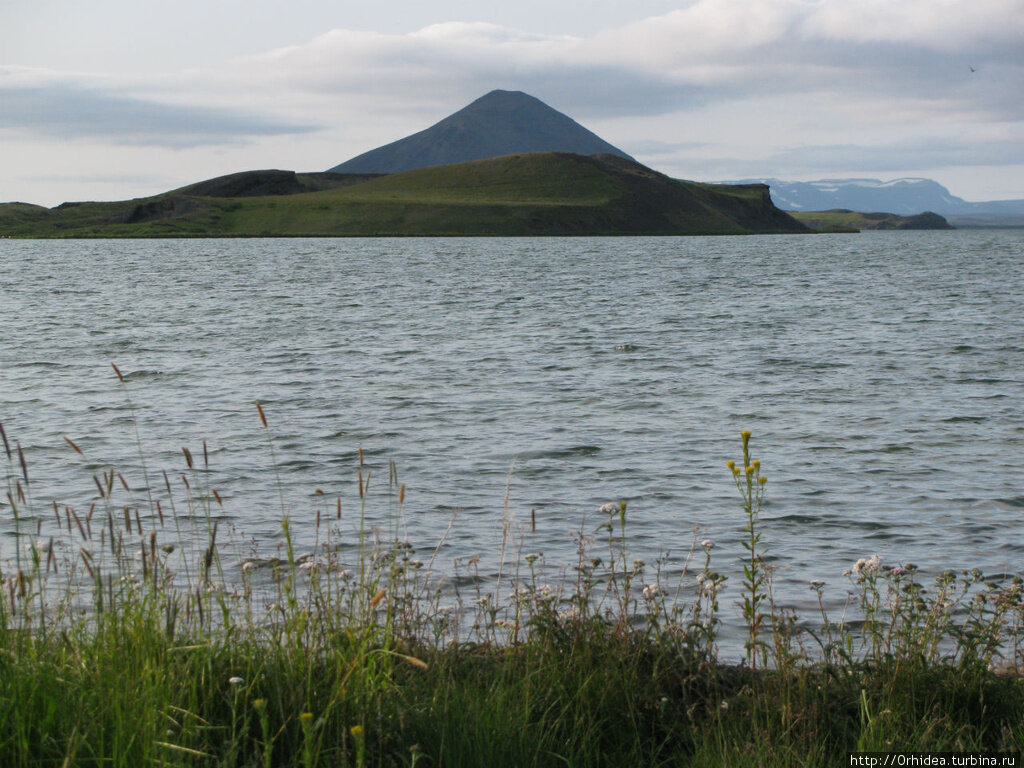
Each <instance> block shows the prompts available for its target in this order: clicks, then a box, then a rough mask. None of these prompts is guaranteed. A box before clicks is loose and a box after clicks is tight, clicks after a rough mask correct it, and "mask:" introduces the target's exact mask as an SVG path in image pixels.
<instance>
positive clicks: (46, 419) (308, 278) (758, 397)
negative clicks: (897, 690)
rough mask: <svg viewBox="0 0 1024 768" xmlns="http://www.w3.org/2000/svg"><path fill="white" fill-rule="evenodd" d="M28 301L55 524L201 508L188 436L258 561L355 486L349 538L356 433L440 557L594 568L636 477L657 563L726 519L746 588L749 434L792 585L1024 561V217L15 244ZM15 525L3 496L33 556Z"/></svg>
mask: <svg viewBox="0 0 1024 768" xmlns="http://www.w3.org/2000/svg"><path fill="white" fill-rule="evenodd" d="M0 307H2V312H3V323H2V325H0V422H2V424H3V425H4V427H5V430H6V434H7V436H8V438H9V440H10V441H11V445H12V447H14V445H15V443H18V444H20V446H21V447H22V449H23V451H24V455H25V457H26V461H27V466H28V471H29V474H30V479H31V487H30V488H31V496H32V510H33V512H34V516H32V517H31V519H30V520H29V521H28V524H29V525H35V526H40V530H41V531H42V532H43V535H47V532H48V531H49V530H50V529H51V528H52V526H54V524H55V523H54V520H53V514H52V510H51V507H50V504H51V501H53V500H55V501H57V502H58V503H59V504H70V505H71V506H73V507H75V508H76V509H79V510H84V509H87V508H88V506H89V504H90V503H95V502H97V500H98V499H99V496H98V492H97V488H96V485H95V483H94V481H93V477H92V476H93V474H95V473H98V472H101V471H103V470H104V469H106V468H107V467H108V466H112V467H116V468H117V469H118V470H119V471H121V472H122V474H123V476H124V477H125V478H126V481H127V483H128V485H129V486H130V487H131V489H132V490H131V492H130V495H131V497H132V498H134V499H135V500H136V501H137V502H138V503H139V504H141V505H144V506H145V507H146V508H147V509H148V506H146V504H147V502H146V499H147V491H146V488H145V482H144V480H143V478H144V477H146V476H148V477H149V478H150V480H151V485H152V487H153V492H154V493H155V494H157V498H164V499H166V496H167V493H166V489H165V488H164V481H163V477H162V475H161V474H160V473H161V470H165V471H166V472H167V473H168V476H169V477H170V479H171V481H172V485H173V487H174V489H175V494H179V499H178V504H179V505H181V504H182V503H183V502H182V501H181V499H182V498H183V497H184V494H185V490H184V487H183V482H182V481H181V480H180V476H181V475H182V474H185V475H186V477H187V476H189V473H188V471H187V469H186V460H185V456H184V453H183V451H182V447H187V448H188V449H189V451H190V452H191V454H192V455H193V457H197V458H196V461H197V463H199V464H200V465H202V463H203V460H202V458H201V457H202V456H203V452H204V448H203V444H204V441H205V443H206V454H207V456H208V461H209V466H210V470H209V472H204V473H203V482H205V483H207V484H208V485H209V486H210V487H212V488H215V489H217V491H218V494H219V496H220V497H221V499H222V501H223V508H221V507H218V506H216V505H212V509H213V510H214V511H213V514H214V516H215V518H217V519H218V520H220V521H222V522H223V528H222V530H223V531H229V530H230V533H223V534H222V536H223V537H224V539H225V540H227V539H230V541H232V542H233V545H232V546H234V547H235V548H236V551H238V552H239V553H240V555H239V556H240V557H241V556H245V555H246V553H248V551H249V550H250V548H255V549H256V550H259V551H260V552H263V553H265V554H272V553H273V552H274V551H275V548H277V547H278V546H279V545H280V542H281V528H280V520H281V517H282V514H283V513H284V512H287V514H289V515H290V516H291V518H292V520H293V525H292V530H293V533H294V534H295V536H296V537H297V539H298V540H299V543H300V545H302V546H307V547H308V546H310V545H311V544H312V541H313V535H314V534H313V531H314V528H315V519H316V515H317V511H318V510H320V511H321V513H322V514H325V515H330V516H331V518H332V519H333V517H334V516H335V512H336V503H337V502H336V499H337V498H339V497H340V499H341V504H342V522H341V529H342V531H343V533H344V535H346V536H348V537H350V538H352V537H354V536H355V535H356V531H357V530H358V527H359V517H360V502H359V495H358V486H357V472H358V470H359V453H360V451H361V452H362V457H363V462H364V467H363V470H362V471H363V474H364V477H365V476H369V477H370V481H369V483H370V487H369V490H368V495H367V501H366V504H365V514H366V516H367V519H368V520H369V522H370V523H371V524H374V525H379V526H380V527H381V528H382V529H383V530H384V531H386V532H394V531H396V530H397V532H398V534H399V535H400V536H401V537H403V538H406V537H407V538H408V539H409V541H411V542H412V543H413V544H414V545H415V546H416V547H417V550H418V551H419V553H420V556H422V557H423V558H424V559H427V558H429V557H430V554H431V551H432V549H433V548H434V547H435V546H436V545H437V544H438V542H439V541H440V540H441V539H442V536H444V534H445V531H446V530H447V529H448V528H449V525H450V524H451V530H450V532H449V533H448V535H447V537H446V538H445V539H444V545H443V546H442V547H441V549H440V550H439V551H438V552H437V557H436V560H435V568H436V569H437V570H439V571H442V572H443V571H444V570H445V569H448V568H451V567H452V563H453V561H454V559H455V558H459V557H461V558H469V557H472V556H475V555H480V556H481V563H480V566H481V573H482V574H484V575H485V576H486V577H492V576H493V575H494V574H495V573H496V572H497V569H498V567H499V560H500V558H501V555H500V550H501V544H502V540H503V531H504V530H508V531H509V533H510V535H509V537H508V538H507V542H508V544H509V546H508V548H507V552H506V559H510V560H514V559H516V558H517V557H518V555H521V554H523V553H527V552H529V553H534V552H537V553H544V562H545V563H546V568H547V569H548V572H549V573H551V574H555V573H557V572H558V571H559V570H561V569H568V568H571V566H572V565H573V564H574V562H575V554H574V553H575V543H574V541H573V538H572V536H571V533H572V532H573V531H576V530H580V529H582V530H584V531H585V532H587V533H590V534H593V533H594V531H595V529H596V528H597V526H598V525H599V524H600V523H601V516H600V515H599V513H598V508H599V507H600V506H601V505H602V504H604V503H605V502H609V501H617V500H619V499H625V500H627V501H628V514H629V517H628V520H629V522H628V525H629V528H630V529H631V531H632V534H631V537H630V540H631V546H632V548H633V550H634V554H635V555H636V556H637V557H642V558H645V559H647V561H648V563H649V564H650V567H652V568H653V563H654V559H655V558H656V557H657V556H658V555H659V553H662V552H665V551H668V552H669V559H668V561H667V564H666V566H665V570H666V573H667V574H669V575H673V574H677V573H678V572H679V570H680V568H681V565H682V563H683V561H684V559H685V556H686V553H687V551H688V550H689V549H690V547H691V545H692V543H693V541H694V538H695V536H696V537H698V538H701V539H703V538H710V539H712V540H713V541H714V542H715V544H716V548H715V550H714V566H715V567H716V568H717V569H718V570H720V571H722V572H725V573H728V574H730V575H731V578H730V581H729V583H728V585H727V590H726V592H725V594H724V595H723V604H729V605H734V604H735V603H736V602H738V600H739V583H740V580H741V578H742V568H741V564H740V563H739V557H740V556H741V554H742V548H741V540H742V536H743V534H742V531H741V528H742V526H743V524H744V518H743V515H742V511H741V509H740V506H739V496H738V493H737V491H736V488H735V487H734V485H733V482H732V478H731V476H730V473H729V470H728V469H727V467H726V464H725V462H726V461H727V460H729V459H733V460H737V461H738V460H739V459H740V440H739V433H740V431H741V430H743V429H749V430H751V431H752V433H753V438H752V442H751V445H752V448H753V452H754V455H755V458H759V459H760V461H761V462H762V471H763V473H764V474H765V475H767V476H768V478H769V481H768V484H767V486H766V488H767V497H766V504H765V507H764V511H763V518H762V529H763V532H764V540H763V545H764V547H765V550H766V552H767V553H768V555H769V557H770V561H771V562H772V563H773V564H775V565H777V566H778V570H777V572H776V590H777V593H778V595H777V596H778V597H779V598H780V599H782V600H783V601H784V602H785V603H786V604H787V605H791V606H793V607H796V608H798V609H799V610H801V612H803V611H805V610H808V609H809V608H810V607H811V606H812V605H813V604H814V602H813V599H812V598H813V594H812V593H810V591H809V589H808V586H807V585H808V582H809V580H811V579H824V580H825V581H826V582H827V583H828V587H827V595H828V596H829V600H830V604H832V605H835V606H839V605H841V603H842V600H843V597H844V595H845V594H846V589H847V587H848V585H849V583H848V581H847V580H846V579H845V578H843V576H842V572H843V570H844V569H846V568H849V567H850V565H852V564H853V562H854V561H855V560H857V559H858V558H860V557H866V556H870V555H873V554H876V553H877V554H879V555H881V556H882V558H883V560H884V561H885V562H886V563H887V564H891V565H896V564H903V563H907V562H914V563H916V564H917V565H919V566H921V567H922V568H923V569H925V570H926V571H927V572H929V573H937V572H938V571H941V570H943V569H945V568H955V569H961V568H975V567H978V568H981V569H983V570H984V571H986V572H987V573H1020V572H1021V570H1022V566H1021V560H1022V554H1024V450H1022V448H1024V416H1022V414H1024V231H1022V230H964V231H954V232H945V231H944V232H876V233H862V234H856V235H817V236H756V237H721V238H702V237H691V238H550V239H548V238H538V239H533V238H524V239H365V240H347V239H296V240H292V239H251V240H249V239H247V240H149V241H132V240H126V241H110V240H106V241H13V240H4V241H0ZM112 363H113V364H116V365H117V366H118V368H119V369H120V371H121V372H122V373H123V374H124V377H125V384H124V385H121V384H120V382H119V381H118V379H117V377H116V376H115V374H114V371H113V369H112V367H111V364H112ZM256 401H259V402H260V403H261V404H262V407H263V409H264V411H265V413H266V416H267V419H268V423H269V429H264V428H263V426H262V424H261V423H260V419H259V415H258V413H257V411H256V407H255V405H254V403H255V402H256ZM136 428H137V430H138V441H137V439H136V431H135V430H136ZM65 436H66V437H68V438H70V439H71V440H72V441H74V442H75V444H76V445H77V446H79V447H80V448H81V450H82V451H83V453H84V454H85V457H84V458H83V457H81V456H79V455H77V454H76V453H74V452H73V451H72V450H71V449H70V448H69V446H68V444H67V443H66V442H65V441H64V439H63V438H64V437H65ZM268 438H270V439H269V440H268ZM139 443H141V447H142V450H141V454H140V450H139ZM0 455H2V454H0ZM140 455H142V456H144V457H145V464H146V472H148V475H144V474H143V468H142V462H141V461H140ZM392 461H393V462H394V466H395V468H396V469H397V472H398V482H399V483H401V484H404V485H405V497H404V504H403V505H399V504H398V502H397V499H396V494H395V493H394V492H392V493H390V494H389V492H388V479H389V466H390V464H391V462H392ZM20 472H21V470H20V468H19V467H18V462H17V458H16V457H15V459H14V461H13V462H12V463H11V464H10V465H9V466H8V473H7V474H8V475H9V476H10V477H17V476H20ZM157 478H159V479H157ZM278 482H280V488H279V485H278ZM320 492H322V494H321V493H320ZM164 503H165V505H166V504H167V502H166V501H165V502H164ZM531 515H532V516H533V518H534V519H535V521H536V528H535V530H533V529H532V526H531ZM453 519H454V523H453V524H452V523H451V521H452V520H453ZM503 521H506V522H509V527H507V528H506V527H505V526H504V525H503ZM24 524H25V521H23V525H24ZM695 529H698V530H697V532H696V533H695ZM14 533H15V530H14V523H13V519H12V515H11V511H10V509H9V504H7V503H5V502H0V562H3V563H5V565H6V567H5V570H7V571H8V572H9V568H10V561H11V558H12V557H13V551H14V547H15V546H16V542H15V536H14ZM388 535H390V533H389V534H388ZM687 578H689V577H687ZM727 612H732V613H737V616H738V612H737V611H733V610H731V609H730V610H727Z"/></svg>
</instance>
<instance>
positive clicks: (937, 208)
mask: <svg viewBox="0 0 1024 768" xmlns="http://www.w3.org/2000/svg"><path fill="white" fill-rule="evenodd" d="M735 183H737V184H754V183H760V184H767V185H768V186H769V187H771V190H772V200H773V201H774V202H775V204H776V205H777V206H779V207H780V208H782V209H783V210H787V211H827V210H832V209H836V208H846V209H848V210H851V211H860V212H863V213H872V212H875V211H886V212H888V213H895V214H899V215H902V216H908V215H912V214H917V213H923V212H925V211H931V212H933V213H938V214H941V215H943V216H985V215H991V216H1021V215H1024V200H993V201H989V202H982V203H970V202H967V201H966V200H964V199H963V198H960V197H956V196H955V195H953V194H952V193H951V192H950V191H949V190H948V189H946V188H945V187H944V186H942V185H941V184H939V183H938V182H936V181H932V180H931V179H915V178H909V179H894V180H893V181H879V180H878V179H822V180H820V181H782V180H780V179H746V180H743V181H739V182H735Z"/></svg>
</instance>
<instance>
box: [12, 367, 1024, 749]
mask: <svg viewBox="0 0 1024 768" xmlns="http://www.w3.org/2000/svg"><path fill="white" fill-rule="evenodd" d="M121 386H123V387H124V388H125V392H126V393H127V385H126V384H125V383H124V381H123V380H122V381H121ZM129 404H130V400H129ZM255 415H258V417H259V418H260V420H261V422H260V423H261V424H262V425H263V427H264V428H265V430H266V435H267V441H268V444H269V447H270V449H271V455H272V456H274V455H275V454H274V451H273V439H272V436H271V429H270V427H269V425H268V420H267V417H266V414H265V413H264V412H263V410H262V408H259V410H258V414H254V416H255ZM0 437H2V438H3V440H2V442H3V449H4V451H5V454H4V455H3V456H0V459H3V458H5V459H6V467H7V468H6V473H5V477H6V485H7V491H6V493H7V503H6V514H9V515H10V517H11V524H13V525H14V526H15V528H16V529H17V531H18V533H19V536H18V539H17V541H18V547H17V551H16V555H15V560H14V562H9V563H6V564H5V565H4V568H3V572H2V574H0V583H2V588H3V594H2V600H0V764H2V765H4V766H10V767H11V768H17V767H21V766H24V767H28V766H33V767H34V766H144V765H154V766H156V765H160V766H252V767H253V768H269V766H301V767H302V768H309V767H310V766H421V767H425V766H483V765H487V766H563V765H572V766H626V765H628V766H634V765H635V766H678V765H693V766H746V765H750V766H754V765H757V766H830V765H836V766H839V765H848V764H849V761H848V757H847V752H848V751H851V750H868V751H891V750H900V751H910V750H914V751H925V750H927V751H958V752H960V751H972V752H976V751H983V750H987V751H1018V750H1019V749H1020V746H1021V743H1022V739H1024V723H1022V719H1021V712H1022V708H1024V685H1022V679H1021V677H1020V675H1019V670H1020V668H1021V663H1022V661H1024V656H1022V654H1024V644H1022V619H1024V605H1022V585H1021V582H1020V579H1019V578H1014V579H1012V580H1010V581H1008V582H1005V583H1000V582H996V581H991V580H988V579H986V578H985V577H984V576H983V575H982V574H980V573H977V572H969V573H952V572H947V573H944V574H942V575H941V576H939V577H938V579H937V580H935V581H934V582H931V583H927V584H926V583H924V581H923V580H922V579H921V577H920V571H919V570H918V569H917V568H916V567H915V566H913V565H909V564H903V565H899V566H886V565H884V564H883V563H881V562H880V561H879V560H878V559H877V558H865V559H863V560H860V561H858V562H857V563H855V564H854V565H853V566H852V567H851V569H850V572H849V573H848V575H847V576H848V578H849V580H850V586H851V590H852V591H853V593H854V595H855V596H856V599H855V601H854V603H853V604H852V605H851V606H850V607H849V609H848V611H847V612H846V614H845V615H844V617H843V618H842V619H834V618H832V617H830V616H829V615H828V614H827V612H826V611H825V610H824V608H822V610H821V615H820V616H819V617H818V618H817V620H816V621H808V620H807V618H806V617H804V620H799V621H798V619H797V617H795V616H793V615H792V614H791V613H790V612H788V611H786V610H785V609H784V608H783V607H782V606H779V605H777V604H776V603H775V602H774V599H773V595H772V585H771V576H772V568H771V567H770V566H769V565H768V564H767V563H766V562H765V560H764V559H763V558H764V553H763V551H762V549H763V547H762V545H761V541H760V534H759V531H760V522H759V519H758V513H759V511H760V504H761V501H762V499H763V495H764V492H765V488H766V484H767V480H766V479H765V477H764V475H762V472H761V467H760V464H759V463H758V462H757V460H756V459H753V458H752V449H751V438H750V435H749V433H744V434H743V436H742V454H741V460H740V462H738V463H730V469H731V471H732V473H733V475H734V478H735V480H736V485H737V489H738V491H739V496H738V511H737V521H738V522H745V523H746V526H745V527H744V534H743V535H744V537H745V539H744V541H745V545H746V547H745V552H746V555H745V557H744V560H743V561H742V562H740V563H735V564H733V563H726V564H724V565H723V566H722V571H718V570H716V567H717V564H716V563H715V560H714V557H713V555H714V543H713V542H711V541H708V540H705V541H702V542H694V546H693V548H692V551H691V557H690V558H689V560H688V561H687V563H686V565H687V567H686V568H684V572H683V576H682V581H681V582H679V583H675V584H671V583H666V582H665V580H664V579H663V578H662V576H661V574H662V573H663V572H664V571H665V569H664V563H656V564H646V563H643V562H641V561H638V560H634V559H633V558H632V557H631V554H630V550H629V533H628V531H629V511H628V509H627V505H626V504H625V503H624V502H611V503H609V504H606V505H605V506H604V507H602V508H601V510H600V511H599V515H600V521H601V522H600V525H599V526H597V527H596V529H594V530H581V531H579V532H578V533H577V535H576V538H577V544H578V553H577V557H576V560H575V562H573V563H569V564H554V563H547V562H545V559H544V558H543V557H542V556H540V555H534V554H531V553H526V554H524V553H515V552H509V553H507V556H506V553H502V558H501V559H502V561H503V562H506V563H507V564H508V565H507V568H506V570H505V571H504V572H503V573H502V574H501V576H500V577H499V580H498V582H499V583H493V582H491V581H488V580H485V579H483V578H480V577H479V576H478V574H477V573H476V571H475V568H476V563H475V562H473V560H469V561H464V562H463V561H456V563H455V564H454V566H453V567H454V569H455V571H456V574H455V575H457V576H459V577H460V578H458V579H455V580H449V581H448V582H447V584H448V585H447V586H446V584H445V582H443V581H441V580H439V579H438V578H437V577H436V573H437V571H438V569H437V568H436V566H437V565H438V564H437V562H436V557H437V550H434V551H433V552H425V553H422V554H421V553H419V552H417V551H416V549H415V547H414V546H413V545H411V544H410V543H409V542H406V541H404V540H402V539H401V538H400V537H399V536H398V535H397V533H396V534H394V535H392V536H385V537H383V538H381V537H378V536H375V535H374V533H373V531H371V530H370V529H369V528H368V526H367V525H366V517H367V509H368V508H369V507H370V505H372V504H374V503H376V502H377V501H378V498H379V499H380V500H381V501H383V502H385V503H386V504H387V505H388V507H389V508H394V509H395V510H396V511H395V514H396V515H399V516H400V515H401V509H402V503H403V501H404V487H403V486H401V485H400V484H398V482H397V473H395V472H394V471H392V472H391V473H390V477H389V482H388V484H387V486H386V488H385V489H384V490H383V491H382V492H379V494H380V496H379V497H378V496H375V495H374V494H373V493H371V491H370V485H371V484H370V476H369V471H368V469H367V468H366V467H365V466H363V465H362V463H361V462H360V467H359V469H358V478H357V479H358V484H357V487H358V491H359V504H358V508H359V510H360V512H359V525H358V531H359V533H358V534H357V535H356V537H355V540H354V541H353V540H347V539H345V538H344V537H343V536H342V533H341V527H340V525H339V523H338V520H339V516H340V508H341V507H340V501H339V502H338V503H337V504H336V505H335V504H332V503H331V502H330V501H329V500H327V499H323V504H322V507H319V508H318V509H317V510H316V524H315V526H316V527H315V531H314V533H315V540H316V545H315V547H313V549H312V550H311V551H310V552H306V553H299V552H297V550H296V548H295V546H294V543H293V540H294V531H293V526H294V524H295V523H294V519H293V518H290V517H289V516H288V515H287V512H286V511H285V510H286V506H285V502H286V500H285V499H284V498H281V499H280V500H279V502H275V504H276V503H280V504H281V507H282V520H281V534H280V539H281V544H282V548H281V550H280V551H281V554H280V555H279V556H277V557H262V556H260V555H259V554H258V553H257V554H255V555H253V554H246V555H239V554H238V553H236V552H232V547H231V544H230V542H226V541H225V539H226V535H225V533H224V532H223V531H220V530H219V525H218V517H219V509H220V502H221V499H220V494H219V493H218V492H217V491H216V489H214V488H211V487H208V486H207V484H206V483H207V481H206V478H207V477H208V474H207V473H206V472H205V470H206V468H207V463H206V459H205V456H204V457H203V458H200V457H199V456H198V455H195V456H193V454H192V453H191V452H190V451H187V450H184V451H183V453H182V457H183V467H181V468H179V469H177V470H175V473H176V474H177V475H178V478H179V480H178V481H175V482H172V481H171V479H170V476H169V475H168V474H166V473H156V474H155V476H154V473H152V472H150V471H149V470H145V469H143V470H142V472H144V473H145V477H147V478H148V480H146V481H145V482H146V485H147V486H149V484H150V483H152V488H151V490H150V492H149V493H148V494H147V501H146V502H145V503H144V504H138V503H136V502H135V501H133V499H134V498H136V497H137V495H138V494H135V493H131V492H129V490H128V489H129V488H131V487H132V486H133V482H135V481H133V482H129V480H128V478H125V477H124V476H123V475H122V474H120V473H119V472H118V471H117V470H116V469H114V468H106V469H99V470H96V474H95V475H94V476H93V479H94V480H95V487H96V490H97V494H96V496H95V497H94V498H92V499H89V500H87V501H86V502H85V503H83V504H82V505H81V508H80V509H78V510H76V509H74V508H72V507H70V506H67V505H62V504H51V503H50V502H48V501H44V500H41V499H36V498H33V496H32V484H31V482H30V479H31V471H30V470H31V465H30V463H29V461H28V460H27V457H26V456H25V454H24V452H23V451H22V450H21V448H20V446H18V444H17V443H13V444H12V442H11V441H10V439H9V438H8V436H7V435H6V433H4V431H3V428H2V426H0ZM67 448H68V450H69V451H72V452H74V453H76V454H80V453H81V449H80V448H79V447H78V446H77V445H76V444H75V443H73V442H71V441H70V440H68V441H67ZM204 454H205V451H204ZM82 458H83V459H86V460H88V462H89V465H90V466H102V465H101V463H99V462H97V461H95V459H93V458H88V457H82ZM140 458H141V457H140ZM272 461H273V462H274V463H276V459H272ZM143 465H144V462H143ZM270 471H271V472H275V473H276V468H275V467H273V466H272V467H271V470H270ZM723 476H724V472H723ZM86 510H87V511H86ZM335 510H337V511H335ZM43 514H47V515H50V514H53V515H55V519H56V521H57V524H59V525H60V528H61V534H60V535H59V536H53V537H51V536H49V535H44V534H42V532H41V531H42V529H41V528H40V527H39V525H38V522H37V521H38V520H39V518H40V517H41V516H42V515H43ZM397 522H398V521H396V524H395V526H394V529H393V530H394V531H395V532H397V531H398V530H399V526H398V525H397ZM349 538H351V537H349ZM189 542H192V543H191V544H189ZM733 570H738V573H736V574H733V573H731V571H733ZM566 573H568V574H571V577H565V578H562V579H558V578H557V577H555V576H553V574H566ZM734 578H735V579H737V580H738V581H740V582H741V583H740V586H739V588H738V589H739V594H740V595H741V596H742V601H741V603H740V609H741V611H742V612H743V618H744V626H745V628H746V630H745V631H746V633H747V643H746V649H747V650H746V652H747V655H746V659H745V660H744V661H743V662H742V663H728V662H725V661H722V660H720V659H719V657H718V650H717V648H718V632H719V626H720V618H721V611H722V608H723V606H726V605H731V604H735V598H734V597H730V599H729V601H728V603H727V602H726V601H725V596H729V595H731V593H730V592H729V590H728V586H729V584H730V581H729V580H730V579H734ZM452 583H454V584H463V585H464V586H462V587H455V586H451V584H452ZM811 589H813V590H816V591H817V594H818V596H819V600H820V598H821V589H822V587H821V584H819V583H813V584H812V585H811ZM510 593H511V594H510ZM802 626H803V627H811V629H806V630H801V629H800V627H802Z"/></svg>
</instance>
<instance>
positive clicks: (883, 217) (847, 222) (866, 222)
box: [790, 208, 953, 232]
mask: <svg viewBox="0 0 1024 768" xmlns="http://www.w3.org/2000/svg"><path fill="white" fill-rule="evenodd" d="M790 215H791V216H792V217H793V218H795V219H796V220H797V221H799V222H801V223H803V224H806V225H807V226H808V227H810V228H811V229H813V230H815V231H818V232H860V231H861V230H865V229H953V227H951V226H950V225H949V222H947V221H946V220H945V219H944V218H943V217H942V216H939V215H938V214H937V213H931V212H926V213H919V214H917V215H915V216H899V215H897V214H895V213H859V212H857V211H849V210H846V209H845V208H837V209H835V210H831V211H807V212H790Z"/></svg>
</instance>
